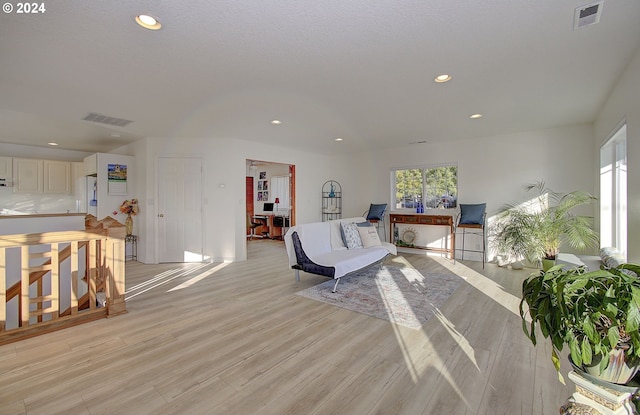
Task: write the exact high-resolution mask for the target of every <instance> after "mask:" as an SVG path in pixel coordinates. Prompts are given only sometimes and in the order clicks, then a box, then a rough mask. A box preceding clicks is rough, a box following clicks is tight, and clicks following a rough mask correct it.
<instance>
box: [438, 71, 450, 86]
mask: <svg viewBox="0 0 640 415" xmlns="http://www.w3.org/2000/svg"><path fill="white" fill-rule="evenodd" d="M450 80H451V75H449V74H446V73H443V74H442V75H438V76H436V78H435V79H434V81H435V82H437V83H439V84H441V83H444V82H449V81H450Z"/></svg>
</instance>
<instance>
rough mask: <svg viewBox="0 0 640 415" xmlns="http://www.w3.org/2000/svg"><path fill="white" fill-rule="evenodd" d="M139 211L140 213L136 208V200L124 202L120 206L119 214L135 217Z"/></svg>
mask: <svg viewBox="0 0 640 415" xmlns="http://www.w3.org/2000/svg"><path fill="white" fill-rule="evenodd" d="M139 211H140V208H139V207H138V199H131V200H125V201H124V202H122V204H121V205H120V212H122V213H124V214H126V215H131V216H135V215H137V214H138V212H139ZM114 213H117V212H114Z"/></svg>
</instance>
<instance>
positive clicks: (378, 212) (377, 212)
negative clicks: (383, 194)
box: [362, 203, 387, 241]
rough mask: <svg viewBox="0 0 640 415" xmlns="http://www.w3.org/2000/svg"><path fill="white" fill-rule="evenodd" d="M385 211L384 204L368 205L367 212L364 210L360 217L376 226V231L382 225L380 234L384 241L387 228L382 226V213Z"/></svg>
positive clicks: (385, 205) (385, 206)
mask: <svg viewBox="0 0 640 415" xmlns="http://www.w3.org/2000/svg"><path fill="white" fill-rule="evenodd" d="M385 210H387V204H386V203H380V204H374V203H372V204H371V205H369V210H366V211H365V212H364V213H363V214H362V216H364V217H365V218H366V219H367V221H369V222H371V223H373V224H375V225H376V227H377V229H380V225H382V232H383V234H384V239H383V240H384V241H386V240H387V227H386V226H385V224H384V212H385Z"/></svg>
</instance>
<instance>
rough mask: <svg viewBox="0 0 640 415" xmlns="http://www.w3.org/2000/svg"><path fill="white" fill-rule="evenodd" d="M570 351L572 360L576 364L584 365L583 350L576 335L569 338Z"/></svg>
mask: <svg viewBox="0 0 640 415" xmlns="http://www.w3.org/2000/svg"><path fill="white" fill-rule="evenodd" d="M569 352H570V353H571V360H572V361H573V363H574V364H575V365H576V366H581V365H582V350H580V347H579V346H578V340H576V338H575V337H572V338H571V340H569Z"/></svg>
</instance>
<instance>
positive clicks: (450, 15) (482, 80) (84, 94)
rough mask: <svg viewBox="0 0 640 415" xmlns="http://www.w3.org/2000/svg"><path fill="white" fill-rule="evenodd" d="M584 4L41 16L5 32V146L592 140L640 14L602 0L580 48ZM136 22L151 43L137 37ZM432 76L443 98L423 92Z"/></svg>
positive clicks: (0, 110) (341, 3) (130, 6)
mask: <svg viewBox="0 0 640 415" xmlns="http://www.w3.org/2000/svg"><path fill="white" fill-rule="evenodd" d="M589 2H590V0H587V1H578V0H535V1H531V0H483V1H481V2H480V1H477V0H375V1H372V0H321V1H309V0H217V1H207V0H196V1H188V2H187V1H178V0H174V1H150V0H144V1H130V0H111V1H81V0H56V1H48V2H44V4H45V7H46V11H45V12H44V13H41V14H31V15H25V14H17V13H16V12H15V11H14V12H12V13H8V14H7V13H2V15H0V142H11V143H20V144H29V145H38V146H46V143H47V142H49V141H56V142H58V143H59V144H60V146H59V147H60V148H65V149H76V150H83V151H110V150H112V149H113V148H116V147H119V146H121V145H123V144H124V143H126V142H129V141H132V140H135V139H138V138H140V137H146V136H148V137H174V138H178V137H207V138H209V137H211V138H240V139H245V140H255V141H260V142H265V143H273V144H275V145H281V146H290V147H294V148H301V149H306V150H310V151H315V152H322V153H327V154H330V153H333V152H338V151H339V152H343V151H358V150H361V149H364V148H367V147H371V146H373V147H376V148H384V147H391V146H404V145H409V143H411V142H416V141H423V140H426V141H427V142H436V141H442V140H455V139H462V138H473V137H481V136H490V135H496V134H504V133H510V132H517V131H528V130H536V129H541V128H548V127H555V126H560V125H570V124H579V123H590V122H593V121H594V118H595V116H596V115H597V113H598V111H599V109H600V108H601V106H602V105H603V104H604V102H605V100H606V98H607V95H608V93H609V92H610V91H611V89H612V87H613V85H614V83H615V82H616V80H617V79H618V77H619V76H620V75H621V73H622V71H623V70H624V69H625V67H626V65H627V64H628V62H629V60H630V58H631V57H632V56H633V54H634V53H635V52H636V51H637V50H638V47H639V45H640V24H639V22H640V1H638V0H605V2H604V5H603V8H602V16H601V19H600V23H598V24H595V25H591V26H586V27H583V28H581V29H578V30H574V29H573V18H574V10H575V8H577V7H579V6H583V5H586V4H589ZM12 3H14V2H12ZM14 4H15V3H14ZM143 12H144V13H149V14H152V15H154V16H156V17H158V18H159V19H160V21H161V22H162V25H163V27H162V29H161V30H159V31H150V30H146V29H142V28H140V27H139V26H137V25H136V24H135V23H134V16H135V15H136V14H139V13H143ZM443 72H446V73H449V74H451V75H452V76H453V80H452V81H450V82H449V83H446V84H436V83H434V82H433V78H434V77H435V76H436V75H438V74H440V73H443ZM89 112H96V113H99V114H104V115H108V116H112V117H118V118H124V119H128V120H132V121H133V122H132V123H131V124H129V125H128V126H126V127H110V126H106V125H101V124H96V123H91V122H87V121H82V118H83V117H85V115H87V113H89ZM476 112H479V113H482V114H484V117H483V118H481V119H479V120H471V119H469V115H470V114H473V113H476ZM272 119H280V120H282V121H283V123H282V125H279V126H273V125H271V124H270V121H271V120H272ZM114 135H120V137H114ZM336 137H342V138H344V141H343V142H342V143H335V142H334V141H333V140H334V138H336Z"/></svg>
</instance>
